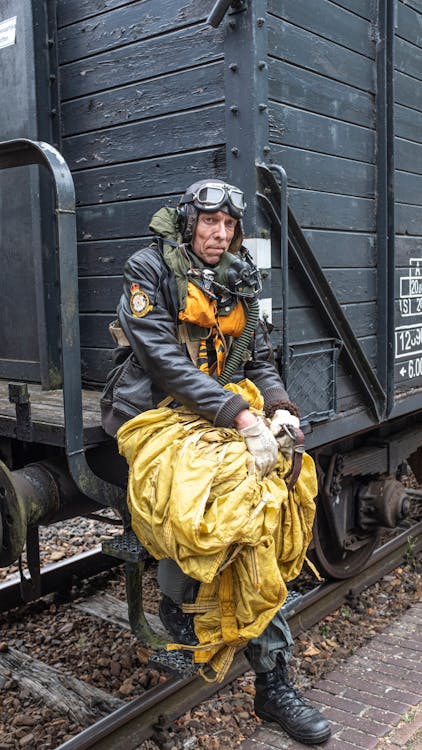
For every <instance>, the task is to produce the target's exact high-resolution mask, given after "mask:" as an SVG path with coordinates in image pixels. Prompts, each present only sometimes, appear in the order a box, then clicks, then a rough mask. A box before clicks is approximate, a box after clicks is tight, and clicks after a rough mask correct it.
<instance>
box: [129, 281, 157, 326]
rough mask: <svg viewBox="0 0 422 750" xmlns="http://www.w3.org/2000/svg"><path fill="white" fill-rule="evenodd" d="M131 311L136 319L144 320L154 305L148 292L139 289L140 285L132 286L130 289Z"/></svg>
mask: <svg viewBox="0 0 422 750" xmlns="http://www.w3.org/2000/svg"><path fill="white" fill-rule="evenodd" d="M129 304H130V309H131V310H132V315H133V316H134V317H135V318H143V317H144V316H145V315H146V314H147V313H149V311H150V310H152V305H151V302H150V300H149V297H148V295H147V293H146V292H144V291H143V290H142V289H140V288H139V284H132V286H131V287H130V300H129Z"/></svg>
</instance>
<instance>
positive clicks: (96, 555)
mask: <svg viewBox="0 0 422 750" xmlns="http://www.w3.org/2000/svg"><path fill="white" fill-rule="evenodd" d="M121 564H122V561H121V560H118V559H117V558H115V557H110V555H105V554H103V553H102V552H101V546H100V545H98V546H97V547H94V549H92V550H88V551H85V552H79V553H78V554H77V555H72V557H68V558H66V559H65V560H59V562H56V563H49V564H48V565H45V566H44V567H43V568H41V596H46V595H47V594H54V593H56V592H57V591H60V590H62V589H66V588H67V587H68V586H71V585H72V584H73V583H74V580H75V578H79V579H81V578H91V577H92V576H94V575H97V574H98V573H104V572H105V571H107V570H110V569H111V568H115V567H116V566H117V565H121ZM23 604H25V602H24V601H23V599H22V594H21V580H20V576H19V574H18V573H17V574H16V575H14V576H13V578H11V579H9V580H6V581H4V582H3V583H0V612H7V610H9V609H13V608H14V607H20V606H22V605H23Z"/></svg>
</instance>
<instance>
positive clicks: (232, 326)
mask: <svg viewBox="0 0 422 750" xmlns="http://www.w3.org/2000/svg"><path fill="white" fill-rule="evenodd" d="M179 320H181V321H182V322H184V323H194V324H195V325H197V326H199V327H201V328H208V329H209V334H208V336H207V337H206V338H201V339H200V341H199V346H198V355H197V362H196V364H197V366H198V368H199V369H200V370H202V371H203V372H206V373H207V374H208V375H212V374H213V372H214V371H215V370H216V372H217V375H221V373H222V372H223V368H224V363H225V361H226V356H227V352H228V345H227V340H226V336H234V337H235V338H238V337H239V336H240V335H241V333H242V331H243V329H244V327H245V325H246V314H245V310H244V307H243V305H242V303H241V302H240V301H239V302H237V304H236V305H235V306H234V308H233V309H232V310H231V311H230V312H229V314H228V315H224V316H220V315H219V314H218V308H217V300H216V299H215V298H214V297H211V296H210V295H208V294H206V293H205V292H203V291H202V289H200V288H199V287H198V286H196V284H193V283H192V282H191V281H189V282H188V286H187V294H186V305H185V308H184V309H183V310H181V311H180V312H179ZM210 345H211V347H212V353H211V351H210Z"/></svg>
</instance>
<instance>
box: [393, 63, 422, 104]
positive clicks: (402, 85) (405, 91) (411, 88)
mask: <svg viewBox="0 0 422 750" xmlns="http://www.w3.org/2000/svg"><path fill="white" fill-rule="evenodd" d="M394 82H395V88H394V97H395V101H396V102H397V103H398V104H402V105H403V106H405V107H409V108H411V109H416V110H417V111H418V112H421V111H422V82H421V81H417V80H416V79H415V78H411V76H408V75H405V74H404V73H400V72H399V71H397V70H396V71H395V73H394Z"/></svg>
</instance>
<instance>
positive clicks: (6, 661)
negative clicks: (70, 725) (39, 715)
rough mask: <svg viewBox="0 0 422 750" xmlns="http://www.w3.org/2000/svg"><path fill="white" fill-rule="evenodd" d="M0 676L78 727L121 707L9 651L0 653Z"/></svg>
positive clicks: (73, 679)
mask: <svg viewBox="0 0 422 750" xmlns="http://www.w3.org/2000/svg"><path fill="white" fill-rule="evenodd" d="M0 674H2V676H3V677H7V678H8V679H10V677H11V676H12V677H13V679H14V680H16V682H17V683H18V684H19V685H20V686H21V687H22V688H23V689H25V690H27V691H28V692H29V693H30V694H31V695H33V696H34V697H35V698H36V699H38V700H42V702H43V704H44V705H46V706H49V708H51V709H53V710H56V709H57V706H60V710H61V711H63V712H65V713H66V714H67V715H68V716H69V718H70V719H71V720H72V721H74V722H76V723H78V724H81V723H82V724H84V723H86V722H87V721H95V720H96V719H97V718H98V714H100V715H103V716H106V715H107V714H109V713H110V712H111V711H115V710H116V709H118V708H120V706H122V705H123V703H124V702H123V701H122V700H120V699H119V698H114V697H113V696H111V695H109V694H108V693H106V692H104V690H100V689H99V688H96V687H94V686H93V685H88V684H87V683H86V682H82V680H78V679H77V678H76V677H73V676H72V675H69V674H66V673H65V672H63V670H60V671H58V670H57V669H54V667H50V666H48V665H47V664H44V663H43V662H41V661H39V660H38V659H33V658H32V657H31V656H28V655H27V654H24V653H22V652H21V651H18V650H17V649H14V648H11V647H9V648H8V649H7V651H2V652H1V653H0Z"/></svg>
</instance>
